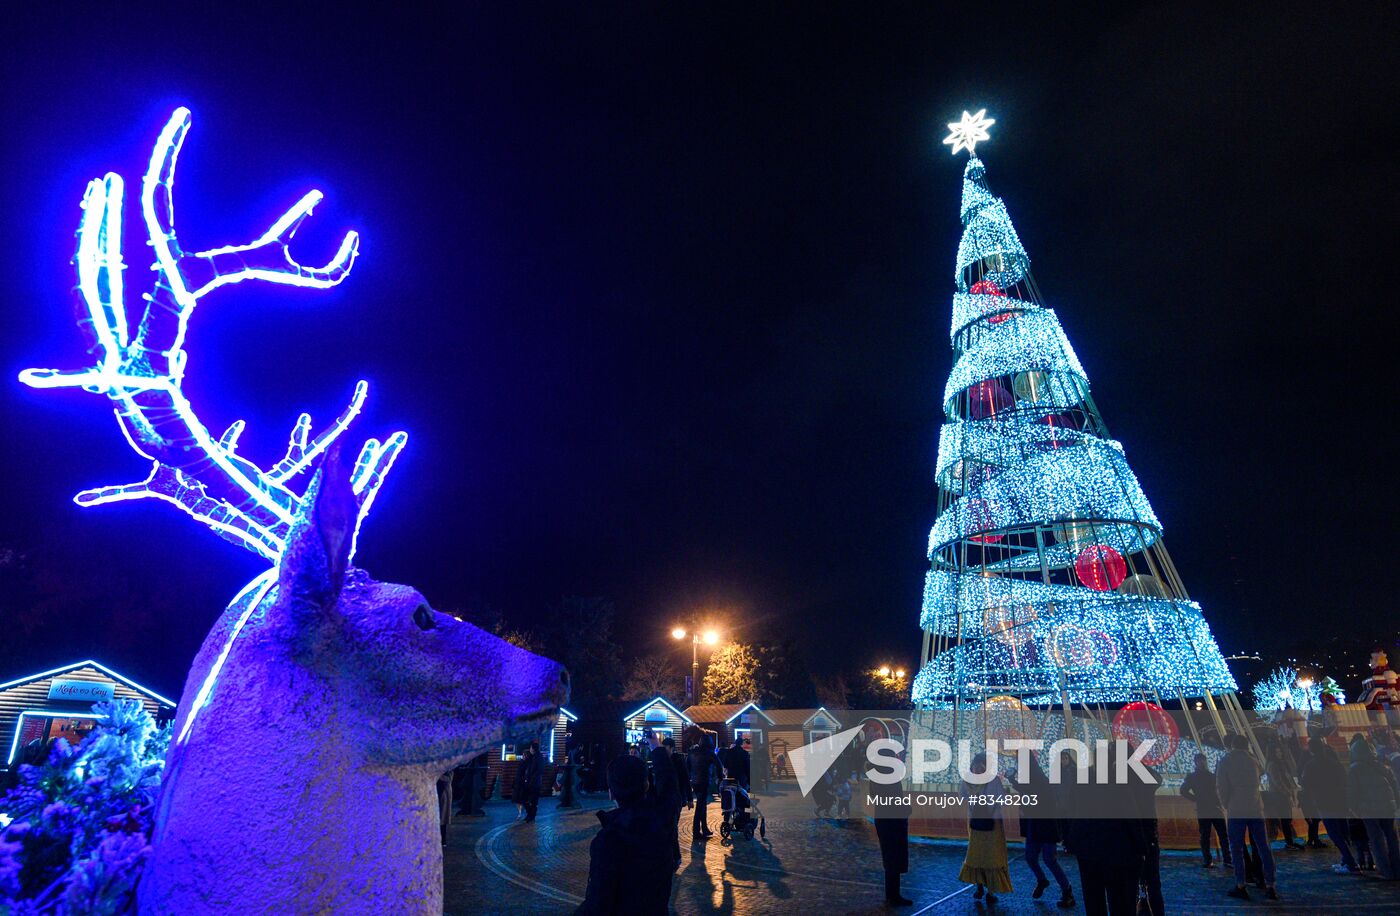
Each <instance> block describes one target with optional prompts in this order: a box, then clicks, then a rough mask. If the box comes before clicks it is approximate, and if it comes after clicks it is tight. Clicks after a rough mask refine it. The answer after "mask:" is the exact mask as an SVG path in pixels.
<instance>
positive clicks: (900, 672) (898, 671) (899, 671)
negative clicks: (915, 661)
mask: <svg viewBox="0 0 1400 916" xmlns="http://www.w3.org/2000/svg"><path fill="white" fill-rule="evenodd" d="M894 676H895V677H896V678H897V679H899V680H901V681H902V680H904V669H903V668H896V669H895V672H894Z"/></svg>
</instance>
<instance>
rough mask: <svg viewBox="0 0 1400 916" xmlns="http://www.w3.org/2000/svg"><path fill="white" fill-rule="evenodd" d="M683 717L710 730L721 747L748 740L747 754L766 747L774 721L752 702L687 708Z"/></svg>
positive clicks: (757, 751)
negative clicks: (738, 738) (736, 741)
mask: <svg viewBox="0 0 1400 916" xmlns="http://www.w3.org/2000/svg"><path fill="white" fill-rule="evenodd" d="M685 714H686V715H687V716H689V717H690V718H691V719H693V720H694V721H695V724H696V725H698V726H700V727H701V728H703V729H705V730H706V731H712V732H714V733H715V735H717V736H718V738H719V744H720V746H722V747H728V746H729V745H731V744H733V743H734V739H735V738H737V737H746V738H748V739H749V753H751V754H755V753H759V750H760V748H762V749H765V750H766V749H767V747H768V729H769V728H771V727H772V726H773V720H772V719H771V718H769V716H768V714H767V713H766V712H764V711H763V709H762V708H761V707H760V706H759V705H758V704H757V703H754V702H748V703H720V704H716V705H708V706H689V707H687V708H686V710H685Z"/></svg>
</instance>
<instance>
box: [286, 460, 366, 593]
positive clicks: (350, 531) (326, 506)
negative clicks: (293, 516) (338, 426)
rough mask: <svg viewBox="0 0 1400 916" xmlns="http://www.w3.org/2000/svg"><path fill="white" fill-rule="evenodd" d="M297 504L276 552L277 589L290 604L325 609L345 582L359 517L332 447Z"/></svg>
mask: <svg viewBox="0 0 1400 916" xmlns="http://www.w3.org/2000/svg"><path fill="white" fill-rule="evenodd" d="M303 505H304V508H303V510H302V514H301V517H300V518H299V519H297V522H296V524H295V525H294V526H292V531H291V534H290V535H288V537H287V549H286V550H285V551H283V553H282V563H281V569H280V571H279V573H278V581H279V583H280V590H281V592H282V594H283V595H287V596H290V597H291V599H292V601H293V603H294V604H309V605H313V606H315V607H328V606H329V605H331V604H333V603H334V602H335V599H336V598H337V597H338V596H339V595H340V587H341V584H342V583H343V582H344V581H345V570H346V568H347V567H348V566H349V565H350V549H351V545H352V543H353V541H354V538H355V519H356V517H357V516H358V514H359V507H358V506H357V505H356V503H355V493H354V491H353V490H352V489H351V485H350V470H349V469H348V468H346V467H345V466H344V465H343V464H342V463H341V461H340V446H339V444H338V443H337V444H336V445H333V446H331V448H330V450H329V451H328V452H327V453H326V457H325V458H324V459H322V461H321V467H320V469H319V470H317V471H316V476H315V478H313V479H312V481H311V486H309V487H307V489H306V496H305V497H303Z"/></svg>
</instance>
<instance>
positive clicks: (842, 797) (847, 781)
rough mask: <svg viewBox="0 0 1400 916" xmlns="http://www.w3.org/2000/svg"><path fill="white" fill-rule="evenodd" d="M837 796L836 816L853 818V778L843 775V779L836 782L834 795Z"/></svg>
mask: <svg viewBox="0 0 1400 916" xmlns="http://www.w3.org/2000/svg"><path fill="white" fill-rule="evenodd" d="M832 794H833V795H835V796H836V816H837V817H850V816H851V777H849V776H847V775H846V774H844V773H842V774H841V778H840V779H838V780H836V790H835V791H834V792H833V793H832Z"/></svg>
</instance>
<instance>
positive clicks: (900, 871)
mask: <svg viewBox="0 0 1400 916" xmlns="http://www.w3.org/2000/svg"><path fill="white" fill-rule="evenodd" d="M898 756H899V758H900V759H901V760H903V759H904V752H903V751H900V752H899V753H898ZM902 790H903V785H894V786H892V785H883V784H878V783H875V782H873V781H870V780H869V779H868V777H867V782H866V790H865V797H866V805H865V811H866V813H867V814H869V815H870V817H871V819H872V820H873V821H874V822H875V839H876V840H877V841H878V842H879V844H880V865H881V867H882V868H883V869H884V872H885V905H886V906H912V905H913V903H914V901H913V900H910V899H909V898H908V897H906V896H904V892H903V891H902V890H901V889H900V887H899V884H900V880H901V876H902V875H904V874H906V873H907V872H908V871H909V806H908V805H904V804H900V803H899V802H900V801H901V800H904V798H905V796H904V793H903V791H902ZM872 799H873V801H872Z"/></svg>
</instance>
